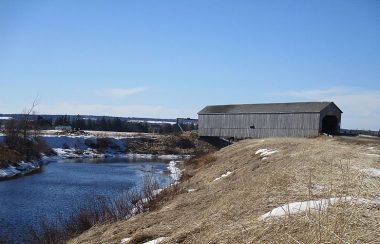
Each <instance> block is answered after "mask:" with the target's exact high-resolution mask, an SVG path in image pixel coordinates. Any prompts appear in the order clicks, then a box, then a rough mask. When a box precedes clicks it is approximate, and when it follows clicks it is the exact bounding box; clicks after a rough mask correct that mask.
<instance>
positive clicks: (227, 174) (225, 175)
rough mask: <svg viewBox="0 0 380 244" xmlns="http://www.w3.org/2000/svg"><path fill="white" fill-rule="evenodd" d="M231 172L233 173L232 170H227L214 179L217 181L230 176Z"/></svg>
mask: <svg viewBox="0 0 380 244" xmlns="http://www.w3.org/2000/svg"><path fill="white" fill-rule="evenodd" d="M230 174H232V172H231V171H227V173H225V174H222V175H221V176H220V177H218V178H216V179H214V181H217V180H220V179H222V178H225V177H227V176H229V175H230Z"/></svg>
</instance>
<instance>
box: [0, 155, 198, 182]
mask: <svg viewBox="0 0 380 244" xmlns="http://www.w3.org/2000/svg"><path fill="white" fill-rule="evenodd" d="M110 158H114V159H128V160H141V159H146V160H166V161H169V162H168V167H167V169H168V171H169V172H170V176H171V177H172V178H173V180H174V181H177V178H176V177H177V176H175V175H174V174H178V172H180V169H179V168H178V167H176V166H175V165H176V163H177V162H180V161H183V160H186V159H189V158H191V155H173V154H140V153H127V154H122V153H113V154H111V153H105V154H93V155H92V156H88V155H83V154H82V155H78V154H77V155H76V156H75V157H71V156H67V155H65V154H57V155H54V156H45V155H44V156H42V158H41V159H40V160H36V161H31V162H24V161H21V162H19V163H17V166H13V165H8V167H5V168H0V181H7V180H14V179H17V178H20V177H23V176H28V175H32V174H38V173H41V172H42V171H43V168H44V165H47V164H49V163H51V162H54V161H62V160H81V159H110Z"/></svg>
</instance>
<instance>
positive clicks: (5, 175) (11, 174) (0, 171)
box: [0, 161, 43, 181]
mask: <svg viewBox="0 0 380 244" xmlns="http://www.w3.org/2000/svg"><path fill="white" fill-rule="evenodd" d="M42 169H43V165H42V164H41V162H37V161H33V162H24V161H21V162H19V163H16V164H15V165H9V166H8V167H4V168H0V181H4V180H11V179H15V178H17V177H21V176H24V175H31V174H36V173H39V172H41V171H42Z"/></svg>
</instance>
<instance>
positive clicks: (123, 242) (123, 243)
mask: <svg viewBox="0 0 380 244" xmlns="http://www.w3.org/2000/svg"><path fill="white" fill-rule="evenodd" d="M131 240H132V238H131V237H127V238H124V239H122V240H121V241H120V244H127V243H129V242H130V241H131Z"/></svg>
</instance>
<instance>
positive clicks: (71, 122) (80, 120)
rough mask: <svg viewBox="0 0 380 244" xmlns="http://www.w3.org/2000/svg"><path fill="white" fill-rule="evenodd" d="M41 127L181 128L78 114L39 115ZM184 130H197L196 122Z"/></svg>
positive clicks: (161, 130)
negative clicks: (52, 117) (51, 117)
mask: <svg viewBox="0 0 380 244" xmlns="http://www.w3.org/2000/svg"><path fill="white" fill-rule="evenodd" d="M34 123H35V125H36V126H37V127H38V128H39V129H44V130H47V129H54V128H55V127H56V126H70V127H71V128H72V130H76V131H77V130H100V131H118V132H141V133H173V132H179V131H181V129H180V128H179V126H178V125H177V124H169V123H162V124H158V123H147V122H130V121H125V120H122V119H120V118H117V117H116V118H113V117H101V118H100V119H92V118H84V117H82V116H80V115H77V116H68V115H64V116H60V117H58V118H56V119H55V120H53V119H46V118H44V117H43V116H37V117H36V118H35V120H34ZM181 128H182V130H184V131H191V130H195V129H197V128H196V125H194V124H182V125H181Z"/></svg>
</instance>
